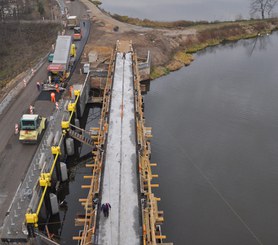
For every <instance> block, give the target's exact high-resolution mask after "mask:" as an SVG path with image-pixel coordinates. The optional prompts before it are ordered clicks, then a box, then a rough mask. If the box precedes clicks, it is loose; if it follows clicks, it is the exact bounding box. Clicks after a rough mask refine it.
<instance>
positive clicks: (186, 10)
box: [101, 0, 277, 21]
mask: <svg viewBox="0 0 278 245" xmlns="http://www.w3.org/2000/svg"><path fill="white" fill-rule="evenodd" d="M101 8H103V9H105V10H106V11H109V12H111V13H117V14H121V15H128V16H131V17H138V18H141V19H144V18H147V19H151V20H160V21H173V20H193V21H196V20H208V21H216V20H220V21H223V20H235V19H241V18H250V14H249V10H250V1H249V0H172V1H169V0H141V1H137V0H129V1H126V0H117V1H115V0H103V1H102V5H101ZM274 12H275V11H274ZM276 12H277V11H276Z"/></svg>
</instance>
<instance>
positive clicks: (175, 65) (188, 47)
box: [82, 0, 278, 79]
mask: <svg viewBox="0 0 278 245" xmlns="http://www.w3.org/2000/svg"><path fill="white" fill-rule="evenodd" d="M82 2H83V3H84V4H85V5H86V6H87V7H88V8H89V10H90V12H91V18H92V20H93V22H94V25H93V27H92V28H93V30H92V33H94V34H93V35H92V37H91V38H90V40H89V42H88V45H87V48H86V49H85V52H90V51H96V52H98V50H101V49H105V50H107V48H110V49H112V48H113V47H114V45H115V43H116V41H117V40H132V42H133V46H134V47H135V50H136V52H137V55H138V57H145V56H146V53H147V51H148V50H150V51H151V57H152V69H151V79H156V78H158V77H161V76H163V75H166V74H168V73H169V72H172V71H175V70H178V69H180V68H182V67H183V66H185V65H189V64H190V63H191V62H192V61H193V60H194V57H193V54H194V53H195V52H197V51H199V50H202V49H204V48H206V47H209V46H215V45H219V44H222V43H225V42H231V41H232V42H234V41H237V40H240V39H247V38H255V37H257V36H258V34H259V35H265V34H269V33H271V32H273V31H274V30H277V29H278V19H266V20H242V21H232V22H215V23H204V22H201V23H194V22H190V21H178V22H172V24H170V23H171V22H154V21H149V20H147V21H146V20H139V19H133V18H128V17H126V16H124V17H120V16H119V15H117V16H116V18H113V16H111V15H109V14H108V13H106V12H105V11H102V10H100V9H99V8H98V7H97V6H96V5H94V4H93V3H91V2H89V1H86V0H82ZM120 20H121V21H120ZM130 23H132V24H130ZM135 24H136V25H135ZM167 26H168V27H169V28H166V27H167ZM162 27H163V28H162Z"/></svg>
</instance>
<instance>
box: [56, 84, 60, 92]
mask: <svg viewBox="0 0 278 245" xmlns="http://www.w3.org/2000/svg"><path fill="white" fill-rule="evenodd" d="M55 89H56V92H57V93H60V89H59V85H58V83H56V85H55Z"/></svg>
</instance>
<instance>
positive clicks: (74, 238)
mask: <svg viewBox="0 0 278 245" xmlns="http://www.w3.org/2000/svg"><path fill="white" fill-rule="evenodd" d="M81 239H82V236H74V237H72V240H74V241H80V240H81Z"/></svg>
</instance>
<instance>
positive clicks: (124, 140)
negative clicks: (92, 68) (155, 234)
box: [98, 52, 140, 245]
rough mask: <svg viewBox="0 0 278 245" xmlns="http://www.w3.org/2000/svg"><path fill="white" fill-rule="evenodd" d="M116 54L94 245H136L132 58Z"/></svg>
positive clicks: (137, 224)
mask: <svg viewBox="0 0 278 245" xmlns="http://www.w3.org/2000/svg"><path fill="white" fill-rule="evenodd" d="M125 56H126V58H125V59H124V58H123V53H122V52H118V53H117V56H116V65H115V75H114V80H113V87H112V94H111V108H110V120H109V130H108V141H107V151H106V161H105V167H104V178H103V187H102V203H106V202H108V203H110V204H111V207H112V208H111V212H110V215H109V217H108V218H106V217H104V215H103V214H101V216H100V223H99V238H98V244H113V245H114V244H115V245H116V244H121V245H124V244H134V245H135V244H140V236H139V234H140V232H139V213H140V210H139V200H138V178H137V162H136V142H135V136H136V131H135V121H134V89H133V72H132V57H131V54H130V53H127V54H126V55H125Z"/></svg>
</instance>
